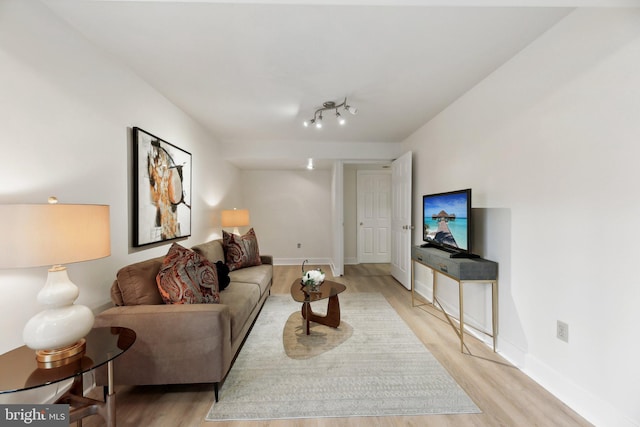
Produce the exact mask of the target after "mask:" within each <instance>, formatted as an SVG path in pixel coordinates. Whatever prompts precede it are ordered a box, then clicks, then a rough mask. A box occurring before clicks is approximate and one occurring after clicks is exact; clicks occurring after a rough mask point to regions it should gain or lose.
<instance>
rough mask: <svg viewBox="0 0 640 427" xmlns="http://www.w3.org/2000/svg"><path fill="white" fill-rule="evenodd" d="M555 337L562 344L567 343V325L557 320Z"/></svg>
mask: <svg viewBox="0 0 640 427" xmlns="http://www.w3.org/2000/svg"><path fill="white" fill-rule="evenodd" d="M556 337H557V338H558V339H559V340H561V341H564V342H569V325H568V324H566V323H564V322H561V321H559V320H558V327H557V331H556Z"/></svg>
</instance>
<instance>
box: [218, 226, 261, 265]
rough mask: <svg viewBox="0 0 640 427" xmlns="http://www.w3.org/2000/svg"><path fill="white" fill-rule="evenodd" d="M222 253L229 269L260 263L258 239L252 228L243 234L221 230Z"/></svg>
mask: <svg viewBox="0 0 640 427" xmlns="http://www.w3.org/2000/svg"><path fill="white" fill-rule="evenodd" d="M222 243H223V246H224V255H225V259H226V264H227V265H228V266H229V270H230V271H233V270H237V269H239V268H244V267H251V266H254V265H261V264H262V262H261V261H260V251H259V250H258V239H257V238H256V233H255V232H254V231H253V228H252V229H251V230H249V231H247V234H245V235H243V236H237V235H235V234H231V233H227V232H226V231H224V230H222Z"/></svg>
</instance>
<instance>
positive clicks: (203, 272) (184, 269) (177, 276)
mask: <svg viewBox="0 0 640 427" xmlns="http://www.w3.org/2000/svg"><path fill="white" fill-rule="evenodd" d="M156 282H157V285H158V290H159V291H160V295H161V296H162V300H163V301H164V302H165V303H166V304H202V303H205V304H207V303H217V302H220V294H219V291H218V274H217V271H216V267H215V265H213V264H211V263H210V262H209V261H207V260H206V259H204V258H203V257H201V256H200V255H199V254H198V253H197V252H194V251H192V250H190V249H187V248H185V247H183V246H180V245H179V244H177V243H174V244H173V245H171V248H170V249H169V252H168V253H167V256H166V257H165V258H164V260H163V262H162V267H161V268H160V271H159V272H158V276H157V277H156Z"/></svg>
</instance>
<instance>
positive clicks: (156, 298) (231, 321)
mask: <svg viewBox="0 0 640 427" xmlns="http://www.w3.org/2000/svg"><path fill="white" fill-rule="evenodd" d="M192 249H193V250H194V251H196V252H198V253H199V254H200V255H203V256H204V257H205V258H207V259H208V260H209V261H211V262H213V263H215V262H216V261H224V259H225V256H224V251H223V245H222V240H213V241H210V242H207V243H203V244H200V245H197V246H194V247H193V248H192ZM163 258H164V257H158V258H153V259H150V260H147V261H142V262H138V263H135V264H131V265H128V266H126V267H124V268H122V269H120V271H118V273H117V275H116V280H115V282H114V283H113V286H112V288H111V298H112V300H113V303H114V304H115V307H112V308H110V309H108V310H106V311H104V312H102V313H100V314H99V315H98V316H96V321H95V327H111V326H121V327H127V328H131V329H133V330H134V331H135V332H136V335H137V338H136V342H135V343H134V345H133V346H132V347H131V348H130V349H129V350H128V351H126V352H125V353H124V354H123V355H122V356H120V357H118V358H117V359H116V360H115V362H114V382H115V384H128V385H149V384H186V383H214V384H215V398H216V401H217V400H218V387H219V383H220V382H221V381H222V380H223V379H224V378H225V376H226V374H227V373H228V372H229V369H230V368H231V364H232V362H233V359H234V357H235V355H236V353H237V352H238V350H239V349H240V346H241V345H242V342H243V341H244V339H245V337H246V335H247V334H248V332H249V330H250V328H251V326H252V324H253V322H254V320H255V319H256V317H257V316H258V313H259V312H260V309H261V308H262V305H263V304H264V302H265V300H266V298H267V296H268V295H269V293H270V290H271V281H272V277H273V259H272V257H270V256H265V255H262V256H261V257H260V258H261V261H262V265H257V266H253V267H246V268H241V269H238V270H234V271H231V272H230V273H229V277H230V279H231V282H230V284H229V286H228V287H227V288H226V289H225V290H223V291H221V292H220V303H219V304H164V303H163V301H162V298H161V296H160V292H159V291H158V287H157V285H156V275H157V274H158V271H159V270H160V267H161V265H162V260H163ZM106 379H107V378H106V370H104V369H103V370H101V371H100V372H98V375H97V377H96V382H97V383H98V384H105V383H106Z"/></svg>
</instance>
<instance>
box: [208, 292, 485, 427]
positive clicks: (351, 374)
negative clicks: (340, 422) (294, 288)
mask: <svg viewBox="0 0 640 427" xmlns="http://www.w3.org/2000/svg"><path fill="white" fill-rule="evenodd" d="M312 307H313V310H314V311H315V312H320V313H322V312H323V310H326V300H325V301H319V302H315V303H313V305H312ZM340 308H341V317H342V322H341V325H340V327H338V328H329V327H326V326H323V325H319V324H316V323H311V335H309V336H307V335H306V334H305V332H304V328H303V320H302V316H301V314H300V303H296V302H295V301H293V299H292V298H291V297H290V296H288V295H272V296H270V297H269V298H268V299H267V301H266V302H265V305H264V308H263V309H262V312H261V313H260V316H259V317H258V320H257V321H256V323H255V325H254V327H253V330H252V331H251V334H250V335H249V337H248V338H247V341H246V342H245V344H244V346H243V348H242V350H241V351H240V354H239V355H238V358H237V359H236V361H235V363H234V365H233V367H232V369H231V371H230V372H229V375H228V376H227V379H226V380H225V382H224V384H223V385H222V388H221V389H220V396H219V402H216V403H214V404H213V406H212V407H211V409H210V410H209V413H208V415H207V417H206V420H207V421H216V420H218V421H219V420H265V419H284V418H321V417H353V416H358V417H361V416H391V415H398V416H402V415H426V414H462V413H478V412H480V410H479V409H478V407H477V406H476V405H475V404H474V403H473V401H472V400H471V399H470V398H469V396H467V394H466V393H465V392H464V390H462V388H461V387H460V386H459V385H458V384H457V383H456V382H455V380H454V379H453V378H452V377H451V376H450V375H449V373H448V372H447V371H446V370H445V369H444V368H443V367H442V366H441V365H440V363H439V362H438V361H437V360H436V359H435V357H434V356H433V355H432V354H431V353H429V351H428V350H427V349H426V348H425V347H424V345H423V344H422V343H421V342H420V341H419V340H418V338H417V337H416V336H415V335H414V334H413V332H412V331H411V330H410V329H409V328H408V326H407V325H406V324H405V323H404V321H403V320H402V319H401V318H400V316H399V315H398V314H397V313H396V312H395V310H394V309H393V308H392V307H391V305H389V303H388V302H387V300H386V299H385V298H384V296H382V295H381V294H379V293H357V294H347V293H343V294H341V295H340Z"/></svg>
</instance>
